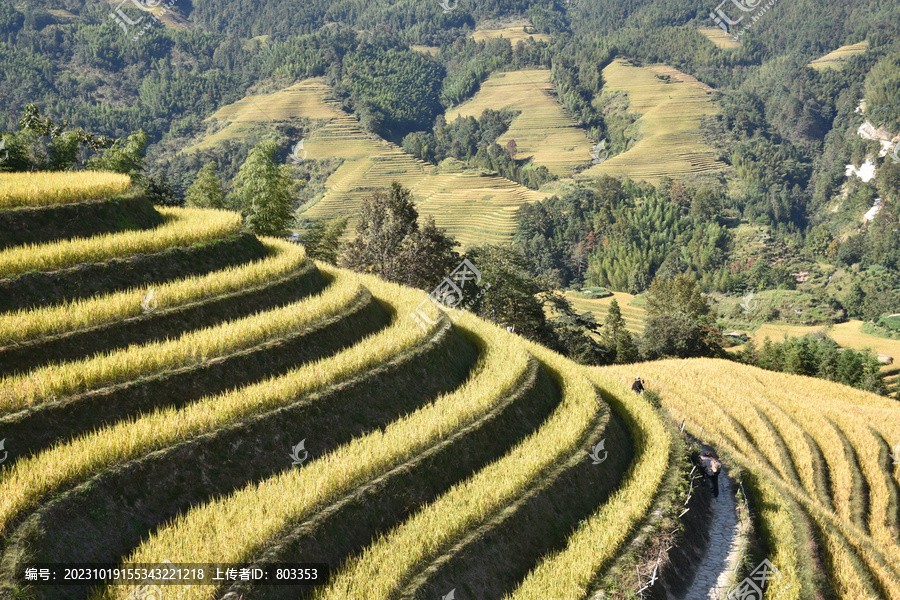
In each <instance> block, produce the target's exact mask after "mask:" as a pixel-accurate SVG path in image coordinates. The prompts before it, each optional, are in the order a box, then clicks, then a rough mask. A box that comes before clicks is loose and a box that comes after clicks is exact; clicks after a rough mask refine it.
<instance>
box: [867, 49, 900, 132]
mask: <svg viewBox="0 0 900 600" xmlns="http://www.w3.org/2000/svg"><path fill="white" fill-rule="evenodd" d="M865 94H866V115H867V116H868V117H869V118H870V119H872V122H873V123H875V124H876V125H881V126H885V127H887V128H888V130H889V131H896V130H897V128H898V127H900V54H897V53H894V54H892V55H889V56H885V57H884V58H882V59H881V60H880V61H878V62H877V63H876V64H875V66H874V67H872V70H871V71H869V74H868V75H867V76H866V82H865Z"/></svg>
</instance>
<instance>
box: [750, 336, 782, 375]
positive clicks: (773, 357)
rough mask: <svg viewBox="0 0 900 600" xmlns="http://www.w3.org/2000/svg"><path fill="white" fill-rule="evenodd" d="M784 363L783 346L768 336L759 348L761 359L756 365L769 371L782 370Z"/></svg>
mask: <svg viewBox="0 0 900 600" xmlns="http://www.w3.org/2000/svg"><path fill="white" fill-rule="evenodd" d="M783 364H784V360H783V355H782V348H781V346H780V345H779V344H776V343H774V342H772V340H771V339H769V336H766V339H765V340H763V345H762V348H760V350H759V359H758V361H757V363H756V366H758V367H760V368H762V369H767V370H769V371H781V368H782V365H783Z"/></svg>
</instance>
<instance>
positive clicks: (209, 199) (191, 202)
mask: <svg viewBox="0 0 900 600" xmlns="http://www.w3.org/2000/svg"><path fill="white" fill-rule="evenodd" d="M217 170H218V165H217V164H216V163H215V162H214V161H213V162H208V163H206V164H205V165H204V166H203V168H201V169H200V171H198V172H197V177H196V179H194V183H192V184H191V187H189V188H188V191H187V195H185V197H184V203H185V204H186V205H187V206H193V207H196V208H225V195H224V194H223V193H222V184H221V182H220V181H219V176H218V174H217Z"/></svg>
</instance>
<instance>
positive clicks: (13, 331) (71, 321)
mask: <svg viewBox="0 0 900 600" xmlns="http://www.w3.org/2000/svg"><path fill="white" fill-rule="evenodd" d="M261 241H262V243H263V245H264V246H265V247H266V250H268V252H269V254H270V256H268V257H266V258H263V259H260V260H257V261H253V262H251V263H248V264H244V265H239V266H234V267H228V268H227V269H222V270H220V271H214V272H212V273H208V274H206V275H194V276H192V277H188V278H185V279H179V280H177V281H173V282H170V283H164V284H160V285H158V286H154V287H153V288H152V289H153V297H154V299H155V300H156V302H157V310H159V311H164V310H166V309H170V308H176V307H179V306H183V305H185V304H190V303H192V302H198V301H202V300H205V299H208V298H213V297H215V296H220V295H223V294H228V293H234V292H237V291H240V290H243V289H247V288H252V287H256V286H259V285H262V284H264V283H266V282H268V281H272V280H276V279H280V278H282V277H286V276H287V275H289V274H290V273H292V272H294V271H297V270H298V269H300V268H302V267H303V266H304V265H305V264H306V254H305V252H304V251H303V247H302V246H300V245H298V244H292V243H290V242H287V241H285V240H281V239H277V238H261ZM148 291H149V289H148V288H132V289H130V290H126V291H124V292H115V293H110V294H104V295H102V296H95V297H92V298H85V299H82V300H75V301H72V302H68V303H66V304H64V305H60V306H50V307H46V308H40V309H35V310H30V309H28V310H26V309H23V310H18V311H15V312H9V313H3V314H0V347H3V346H8V345H11V344H19V343H23V342H27V341H30V340H35V339H38V338H41V337H44V336H51V335H59V334H62V333H66V332H69V331H77V330H80V329H86V328H88V327H95V326H97V325H103V324H106V323H111V322H113V321H118V320H120V319H128V318H131V317H138V316H140V315H142V314H143V313H144V309H143V307H142V306H141V301H142V300H143V299H144V297H145V296H146V294H147V293H148Z"/></svg>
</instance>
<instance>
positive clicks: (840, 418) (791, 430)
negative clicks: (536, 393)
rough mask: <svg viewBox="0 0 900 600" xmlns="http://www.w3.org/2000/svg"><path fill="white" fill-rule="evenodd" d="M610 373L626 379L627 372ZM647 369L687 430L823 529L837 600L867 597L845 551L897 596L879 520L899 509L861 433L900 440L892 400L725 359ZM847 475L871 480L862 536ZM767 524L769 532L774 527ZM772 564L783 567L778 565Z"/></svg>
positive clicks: (898, 412)
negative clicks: (824, 493)
mask: <svg viewBox="0 0 900 600" xmlns="http://www.w3.org/2000/svg"><path fill="white" fill-rule="evenodd" d="M609 369H610V370H611V371H612V372H615V373H617V374H618V375H619V376H620V377H626V376H627V375H630V373H631V372H632V371H633V370H634V367H629V368H627V369H623V368H620V367H615V368H613V367H610V368H609ZM646 370H648V371H650V373H651V374H652V377H651V376H647V379H648V380H649V381H650V384H651V385H650V387H651V389H653V388H656V389H659V390H660V391H661V392H662V394H663V404H664V406H665V407H668V408H671V409H672V411H673V414H674V415H676V417H677V418H678V419H680V418H681V417H682V416H684V417H686V418H687V426H688V429H689V430H690V431H691V433H692V434H694V435H700V436H702V439H703V440H704V441H707V442H708V443H710V444H712V445H714V446H715V447H716V448H717V449H719V450H720V451H722V452H727V453H728V454H730V455H732V456H733V457H735V458H736V460H737V461H738V463H739V464H740V465H741V466H742V467H744V468H747V469H749V470H751V471H752V472H753V473H754V474H755V475H756V476H757V477H758V478H760V479H762V480H764V481H765V482H766V483H767V484H771V486H772V489H773V490H776V491H777V492H778V493H781V494H783V495H785V497H787V498H791V499H793V500H794V501H796V502H798V503H799V504H800V505H801V506H802V507H803V509H804V510H805V511H806V512H807V513H808V514H809V515H810V517H811V518H812V519H813V520H814V521H815V522H816V523H817V524H818V525H819V527H821V528H822V529H823V530H824V531H826V532H827V533H826V535H825V539H824V541H823V543H824V545H825V550H826V552H827V553H828V555H829V556H830V557H831V560H832V561H833V563H834V568H833V574H832V579H833V581H836V582H839V584H840V585H839V587H840V588H841V597H842V598H848V599H856V598H865V597H868V596H867V590H868V587H867V586H868V584H867V583H866V577H867V576H868V575H867V574H866V573H863V574H861V573H859V572H858V569H857V567H856V566H855V564H854V563H853V561H852V560H851V559H850V557H851V556H852V555H857V556H859V557H860V559H861V560H862V562H863V565H864V567H865V569H866V570H867V571H868V573H870V574H871V575H872V576H873V577H874V578H875V579H876V580H877V581H878V582H879V583H880V584H881V585H882V586H884V587H885V588H887V589H889V590H897V583H896V582H897V581H898V580H900V579H898V574H900V546H898V545H897V542H896V537H894V538H891V535H892V532H890V531H889V530H888V529H887V527H886V526H885V522H884V521H885V516H886V514H887V511H889V510H894V511H896V510H897V507H896V505H895V504H892V503H891V499H890V498H889V495H888V490H887V486H886V483H878V480H879V478H880V479H881V480H882V482H883V480H884V477H885V474H884V473H881V474H879V473H878V470H879V469H880V467H879V465H878V464H877V451H875V450H874V449H875V448H877V445H876V443H875V439H874V438H873V437H871V435H870V434H868V433H867V429H868V428H869V427H871V428H872V429H874V430H876V431H879V433H880V434H881V435H882V436H883V437H885V439H888V440H891V439H900V407H898V406H897V404H896V402H894V401H892V400H889V399H886V398H883V397H881V396H876V395H874V394H868V393H865V392H862V391H860V390H855V389H851V388H847V387H845V386H841V385H838V384H834V383H831V382H827V381H824V380H819V379H811V378H798V377H795V376H791V375H786V374H783V373H773V372H769V371H764V370H761V369H757V368H754V367H748V366H743V365H734V364H733V363H726V362H724V361H712V360H708V359H696V360H689V361H674V360H670V361H661V362H656V363H652V365H648V366H647V369H646ZM754 382H755V383H754ZM801 390H802V391H801ZM757 409H759V410H761V411H763V412H764V413H765V414H766V415H767V416H768V417H769V419H770V420H771V421H772V429H770V428H768V427H767V426H766V423H764V422H763V421H762V420H761V419H760V417H759V413H758V412H757ZM828 422H834V423H839V424H840V425H841V427H842V429H843V430H844V431H845V433H846V434H847V436H848V438H849V439H850V441H851V443H852V444H854V447H855V449H856V453H857V455H858V456H859V457H861V460H860V464H859V465H856V464H850V463H849V462H848V460H847V457H846V455H845V454H844V452H843V446H842V445H841V442H840V440H839V438H838V437H837V435H836V432H835V431H834V430H833V429H832V428H830V427H829V425H828ZM735 423H739V424H740V426H741V427H740V428H738V427H737V426H736V425H735ZM800 429H802V430H805V431H807V432H809V434H810V435H811V436H812V437H813V439H814V440H815V442H816V444H817V445H818V446H819V448H821V450H822V452H823V455H824V457H825V460H826V462H827V463H828V468H829V472H830V474H831V478H832V485H833V489H832V499H828V498H822V497H820V496H819V494H818V493H817V490H816V486H815V484H814V477H815V475H814V473H812V472H811V470H812V468H813V461H812V458H811V456H810V454H809V453H810V450H811V449H810V448H809V447H805V442H804V441H803V439H798V437H797V434H798V432H799V431H800ZM869 445H871V446H872V447H869ZM865 454H874V455H875V456H874V457H873V456H866V457H864V456H863V455H865ZM854 469H861V472H862V474H863V475H864V477H865V479H866V481H867V482H868V483H869V496H870V513H869V515H868V518H867V529H868V531H863V530H861V529H859V528H858V527H857V526H856V525H855V524H854V523H853V521H852V518H851V515H852V510H851V508H852V507H851V502H852V501H853V500H854V498H853V497H852V496H851V493H852V489H853V473H852V472H853V470H854ZM794 472H796V473H798V477H799V481H798V480H797V479H796V478H795V477H794V475H793V473H794ZM798 483H801V484H802V485H798ZM831 500H833V504H834V510H832V509H831V508H830V505H831ZM767 527H769V528H770V529H772V528H773V524H772V523H768V524H767ZM772 530H773V531H777V530H775V529H772ZM779 535H780V534H779ZM894 535H895V534H894ZM780 539H781V538H780V537H779V538H777V540H780ZM773 562H775V561H773ZM775 565H776V567H778V568H779V569H781V565H780V564H779V563H778V562H775ZM810 568H811V566H810ZM788 583H790V584H795V583H799V582H798V581H791V580H788ZM891 597H900V596H897V595H892V596H891Z"/></svg>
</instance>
